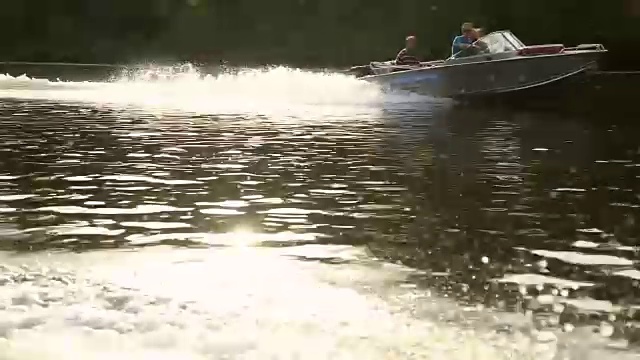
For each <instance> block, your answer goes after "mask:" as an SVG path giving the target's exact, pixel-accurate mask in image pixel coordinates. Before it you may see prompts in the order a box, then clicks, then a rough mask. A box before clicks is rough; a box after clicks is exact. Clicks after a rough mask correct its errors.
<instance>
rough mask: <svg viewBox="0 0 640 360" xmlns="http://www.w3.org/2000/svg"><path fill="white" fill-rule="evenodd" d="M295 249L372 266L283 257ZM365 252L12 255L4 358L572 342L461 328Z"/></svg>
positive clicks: (427, 350)
mask: <svg viewBox="0 0 640 360" xmlns="http://www.w3.org/2000/svg"><path fill="white" fill-rule="evenodd" d="M294 254H295V255H298V256H305V257H308V258H314V257H317V258H327V257H339V258H344V259H351V260H354V259H360V260H362V261H363V262H361V263H358V264H344V265H326V264H322V263H317V262H302V261H296V260H292V259H290V258H288V257H283V256H282V255H294ZM0 256H2V255H0ZM366 257H367V256H366V254H365V253H364V252H363V251H362V250H361V249H357V248H353V247H349V246H336V247H332V246H327V247H326V248H322V246H320V245H310V246H303V247H299V248H290V249H284V250H279V249H256V248H222V249H215V250H175V249H165V248H162V247H155V248H148V249H146V250H144V251H136V252H131V251H110V252H93V253H85V254H66V253H59V254H49V255H45V256H42V257H34V256H27V257H24V256H10V257H4V256H2V258H0V260H1V261H2V262H3V263H5V264H11V266H4V267H1V268H0V358H2V359H3V360H24V359H39V360H49V359H56V360H58V359H88V360H93V359H101V360H102V359H105V360H106V359H112V358H119V359H153V360H155V359H171V360H174V359H212V358H216V359H224V358H229V359H293V358H301V359H353V358H358V359H372V360H376V359H389V358H394V359H395V358H397V359H413V358H415V359H434V360H435V359H447V360H449V359H451V360H458V359H460V360H470V359H480V360H481V359H498V360H501V359H532V358H535V359H551V358H553V357H554V356H560V355H561V354H560V353H559V352H558V351H559V350H558V349H560V347H561V346H564V347H565V348H566V347H567V346H568V343H567V339H566V338H564V337H560V336H556V334H553V333H549V332H545V333H538V332H535V331H534V332H531V336H529V335H527V334H526V333H520V332H516V333H515V334H513V335H500V334H497V333H495V332H493V331H487V330H488V329H485V328H477V329H474V328H469V327H468V326H462V324H463V323H464V322H465V321H464V317H465V316H466V315H465V314H468V313H469V312H467V311H460V310H456V307H455V305H452V302H450V301H447V300H439V299H437V298H434V297H431V296H430V295H428V293H425V292H424V291H423V290H420V289H417V288H416V287H402V286H397V287H393V286H390V285H392V284H394V283H402V282H404V281H406V277H407V276H408V275H410V274H411V273H412V272H413V271H412V270H411V269H407V268H403V267H400V266H373V265H374V264H373V263H371V264H369V263H368V262H367V260H366ZM369 261H370V260H369ZM18 264H23V265H22V266H16V265H18ZM61 265H63V266H64V267H66V268H67V269H68V270H63V268H62V267H61ZM418 309H420V311H418ZM421 311H422V312H424V311H427V312H428V313H429V314H431V315H430V316H431V317H432V318H433V319H431V318H430V317H429V316H427V317H422V316H418V315H417V314H419V313H420V312H421ZM441 314H446V316H445V317H446V318H447V319H456V318H459V319H461V321H463V322H462V323H460V324H457V322H456V321H454V322H453V323H450V324H449V325H446V324H444V323H440V322H438V321H436V320H435V319H437V318H438V317H441ZM487 319H488V318H487ZM456 324H457V325H456ZM478 326H482V324H480V325H478ZM34 344H37V346H34ZM580 345H585V346H586V344H580ZM579 348H580V347H579ZM531 354H535V355H536V356H534V357H531ZM597 354H599V356H602V355H603V354H602V352H599V353H597ZM624 355H625V354H621V356H620V357H618V358H620V359H624V358H626V357H625V356H624ZM225 356H226V357H225ZM596 358H597V357H591V356H585V357H582V359H585V360H588V359H596Z"/></svg>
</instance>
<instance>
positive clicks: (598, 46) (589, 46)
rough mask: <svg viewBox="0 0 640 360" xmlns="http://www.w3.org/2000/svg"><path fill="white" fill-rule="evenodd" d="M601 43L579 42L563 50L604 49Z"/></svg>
mask: <svg viewBox="0 0 640 360" xmlns="http://www.w3.org/2000/svg"><path fill="white" fill-rule="evenodd" d="M606 50H607V49H605V47H604V45H602V44H580V45H578V46H574V47H567V48H564V51H606Z"/></svg>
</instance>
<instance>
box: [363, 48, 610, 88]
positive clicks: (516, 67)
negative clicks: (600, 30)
mask: <svg viewBox="0 0 640 360" xmlns="http://www.w3.org/2000/svg"><path fill="white" fill-rule="evenodd" d="M603 52H605V51H600V50H593V51H579V52H578V51H576V52H568V53H561V54H554V55H539V56H517V57H511V58H506V59H499V60H496V59H491V57H490V55H488V56H487V57H486V58H485V59H484V61H477V62H471V63H459V64H444V65H439V66H434V67H429V68H423V69H415V70H408V71H397V72H392V73H389V74H384V75H371V76H365V77H363V78H362V79H363V80H366V81H370V82H374V83H378V84H381V85H383V86H385V87H388V88H391V89H402V90H408V91H412V92H417V93H420V94H423V95H428V96H434V97H448V98H468V97H474V96H486V95H499V94H504V93H513V92H519V91H522V90H527V89H531V88H538V87H543V86H546V85H549V84H552V83H555V82H556V81H560V80H563V79H566V78H568V77H573V76H577V75H580V74H582V73H585V72H588V71H591V70H595V69H597V66H598V61H599V59H600V57H601V55H602V53H603Z"/></svg>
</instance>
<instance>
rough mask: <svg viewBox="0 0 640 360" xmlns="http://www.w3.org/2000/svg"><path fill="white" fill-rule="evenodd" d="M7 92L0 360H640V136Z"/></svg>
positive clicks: (365, 107)
mask: <svg viewBox="0 0 640 360" xmlns="http://www.w3.org/2000/svg"><path fill="white" fill-rule="evenodd" d="M0 97H1V98H3V100H2V102H1V103H0V104H1V108H0V123H1V124H2V126H1V127H0V139H1V141H2V147H0V151H1V152H2V153H1V154H0V222H1V223H0V246H1V247H2V248H1V249H2V253H1V255H0V256H1V257H2V260H1V263H2V264H3V265H2V267H1V268H0V359H11V360H13V359H76V358H81V359H111V358H115V357H119V358H122V359H351V358H363V359H391V358H393V359H397V358H407V359H578V358H580V359H601V358H613V357H616V358H619V359H626V358H637V357H638V352H637V351H636V350H635V347H634V344H635V341H636V339H637V335H636V334H637V332H636V330H635V325H634V324H635V323H634V321H635V320H636V317H637V315H635V312H636V310H635V309H636V308H637V305H636V304H637V300H636V296H637V294H638V290H637V284H638V280H640V273H639V272H638V271H637V270H636V269H635V263H636V259H637V257H638V256H637V255H636V254H637V252H636V246H637V245H636V243H637V241H636V237H637V234H638V233H640V232H639V229H638V227H639V225H638V224H637V223H636V220H635V219H637V218H638V212H639V210H638V209H639V207H640V202H639V196H638V194H640V192H639V189H638V187H637V184H636V183H637V181H636V178H637V177H638V169H639V167H638V166H637V164H638V161H639V158H640V155H639V154H640V149H639V147H638V144H637V141H636V138H635V137H634V136H633V134H634V133H635V131H637V130H638V129H637V125H635V124H633V123H631V124H629V123H626V122H620V123H618V124H616V123H615V122H612V121H607V122H606V123H605V122H600V121H593V119H585V118H571V117H566V116H564V117H562V118H561V117H559V116H556V115H554V114H550V113H531V112H524V111H522V112H514V111H502V110H478V109H465V108H459V107H456V106H455V104H452V103H450V102H447V101H442V100H435V99H429V98H424V97H419V96H415V95H410V94H401V93H394V94H389V93H384V92H383V91H381V90H380V89H378V88H376V87H374V86H373V85H371V84H363V83H360V82H358V81H356V80H353V79H350V78H347V77H344V76H341V75H336V74H330V73H312V72H305V71H296V70H290V69H285V68H275V69H271V70H268V71H255V70H247V71H244V72H240V73H238V74H228V75H224V76H221V77H217V78H213V77H205V78H203V77H202V76H201V75H200V74H197V73H196V72H194V71H193V70H189V71H185V72H181V73H180V72H179V73H177V74H172V76H170V77H168V78H163V77H160V78H159V79H158V78H157V76H153V77H149V76H148V73H140V74H138V75H137V76H134V77H133V78H127V79H124V78H122V79H115V80H114V81H112V82H110V83H69V82H67V83H65V82H60V83H52V82H48V81H46V80H38V79H29V78H26V77H22V78H12V77H4V78H2V79H0ZM34 344H38V346H34Z"/></svg>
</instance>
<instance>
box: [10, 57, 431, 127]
mask: <svg viewBox="0 0 640 360" xmlns="http://www.w3.org/2000/svg"><path fill="white" fill-rule="evenodd" d="M0 98H18V99H38V100H52V101H57V102H64V103H90V104H94V105H106V106H111V107H135V108H142V109H149V110H155V111H157V110H160V111H186V112H195V113H203V114H216V115H231V116H234V115H258V116H269V117H272V116H273V117H278V116H280V117H304V118H309V117H311V118H322V117H324V116H338V117H342V116H344V117H350V116H351V117H353V116H362V115H365V116H370V115H375V114H377V112H378V111H379V110H380V109H388V108H390V109H399V108H406V107H416V106H419V105H424V104H425V103H430V102H431V103H433V102H434V100H433V99H431V98H428V97H424V96H419V95H416V94H409V93H389V92H385V91H383V89H381V88H380V87H379V86H377V85H375V84H371V83H368V82H365V81H361V80H358V79H356V78H354V77H352V76H347V75H344V74H340V73H335V72H320V71H307V70H300V69H292V68H287V67H274V68H269V69H242V70H238V71H233V72H223V73H220V74H217V75H209V74H203V73H201V72H200V71H199V70H198V69H197V68H195V67H193V66H190V65H187V66H182V67H150V68H146V69H140V70H136V71H133V72H130V73H129V74H128V75H126V76H120V77H115V78H114V79H113V80H112V81H109V82H66V81H49V80H46V79H35V78H29V77H28V76H26V75H23V76H19V77H12V76H10V75H0Z"/></svg>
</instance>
